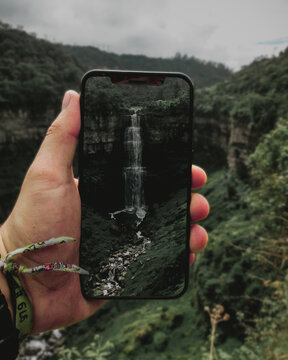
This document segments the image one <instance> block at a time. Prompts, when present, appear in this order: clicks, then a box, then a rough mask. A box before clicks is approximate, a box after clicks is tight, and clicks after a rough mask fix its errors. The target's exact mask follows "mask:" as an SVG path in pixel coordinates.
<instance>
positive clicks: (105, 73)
mask: <svg viewBox="0 0 288 360" xmlns="http://www.w3.org/2000/svg"><path fill="white" fill-rule="evenodd" d="M112 75H119V76H123V75H128V76H131V77H132V76H134V77H165V78H166V77H172V78H181V79H183V80H184V81H186V82H187V83H188V85H189V89H190V109H189V123H190V134H189V143H190V147H191V156H190V158H189V159H187V208H186V248H185V250H186V264H187V266H186V267H185V271H184V286H183V289H182V290H181V292H180V293H179V294H176V295H173V296H104V295H103V296H95V297H87V296H86V295H85V293H84V292H83V289H82V281H81V279H80V285H81V292H82V295H83V296H84V298H85V299H102V300H104V299H106V300H112V299H113V300H120V299H121V300H122V299H127V300H148V299H151V300H161V299H163V300H170V299H177V298H179V297H181V296H182V295H183V294H184V293H185V292H186V291H187V289H188V285H189V255H190V227H191V219H190V201H191V183H192V171H191V166H192V163H193V152H194V149H193V118H194V85H193V82H192V80H191V79H190V77H189V76H188V75H186V74H184V73H181V72H158V71H134V70H106V69H103V70H102V69H94V70H90V71H88V72H86V73H85V74H84V75H83V77H82V80H81V93H80V111H81V129H80V133H79V143H78V147H79V151H78V175H79V183H78V189H79V194H80V198H81V188H82V181H81V179H82V174H83V168H82V164H83V163H82V161H81V160H82V156H83V142H84V140H83V139H84V136H83V135H84V134H83V129H84V118H85V108H84V98H85V86H86V81H87V80H88V79H89V78H91V77H110V78H111V76H112ZM151 86H153V85H151ZM81 213H82V212H81ZM81 242H82V215H81V237H80V247H79V254H80V252H81ZM79 265H80V266H81V264H79ZM82 276H85V275H82Z"/></svg>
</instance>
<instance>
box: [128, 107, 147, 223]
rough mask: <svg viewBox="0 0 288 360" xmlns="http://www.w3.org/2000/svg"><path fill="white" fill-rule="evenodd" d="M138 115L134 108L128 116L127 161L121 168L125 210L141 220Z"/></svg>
mask: <svg viewBox="0 0 288 360" xmlns="http://www.w3.org/2000/svg"><path fill="white" fill-rule="evenodd" d="M140 120H141V119H140V116H139V115H138V114H137V112H136V110H134V113H133V114H132V115H131V116H130V126H128V127H127V128H126V129H125V136H124V146H125V151H126V156H127V157H126V158H127V163H126V165H127V166H125V167H124V168H123V174H124V182H125V211H126V212H129V213H135V214H136V216H137V217H138V218H139V219H140V220H141V221H142V220H143V219H144V217H145V215H146V211H145V200H144V188H143V180H144V175H145V168H144V167H142V150H143V143H142V136H141V126H140V125H141V124H140Z"/></svg>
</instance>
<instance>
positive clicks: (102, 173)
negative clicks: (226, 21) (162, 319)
mask: <svg viewBox="0 0 288 360" xmlns="http://www.w3.org/2000/svg"><path fill="white" fill-rule="evenodd" d="M189 91H190V87H189V85H188V84H187V82H186V81H184V80H183V79H178V78H175V79H169V80H167V83H166V80H165V83H164V84H163V85H161V86H159V87H158V86H149V85H147V86H143V85H126V84H123V85H122V84H114V83H112V82H111V80H110V78H103V77H102V78H97V77H91V78H89V79H88V80H87V82H86V87H85V116H84V122H83V123H82V126H83V154H82V158H81V162H82V163H81V167H82V173H81V176H80V185H79V186H80V195H81V203H82V226H81V246H80V265H81V266H82V267H83V268H85V269H86V270H88V271H89V275H87V276H82V277H81V286H82V291H83V293H84V295H85V296H86V297H102V296H104V297H140V298H141V297H142V298H149V297H156V298H161V297H168V298H169V297H175V296H178V295H179V294H181V293H182V292H183V290H184V287H185V281H186V279H187V271H186V270H187V266H188V262H187V260H188V256H187V255H188V253H187V204H188V200H189V199H187V193H188V192H187V179H188V177H189V175H188V174H190V173H191V170H190V165H191V164H190V163H189V161H190V154H191V141H190V138H191V136H190V135H191V134H190V132H191V124H190V117H189V114H190V112H189V111H190V107H189V106H190V102H189V99H190V98H189Z"/></svg>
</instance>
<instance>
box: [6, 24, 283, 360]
mask: <svg viewBox="0 0 288 360" xmlns="http://www.w3.org/2000/svg"><path fill="white" fill-rule="evenodd" d="M0 49H1V54H2V56H1V59H0V74H1V76H0V112H1V122H0V152H1V164H0V171H1V176H0V218H1V221H2V222H3V221H4V220H5V217H6V216H7V214H8V213H9V211H10V210H11V208H12V206H13V202H14V201H15V199H16V196H17V193H18V191H19V187H20V185H21V181H22V179H23V176H24V174H25V171H26V169H27V167H28V165H29V163H30V162H31V159H32V158H33V156H34V154H35V152H36V150H37V146H38V144H39V141H40V139H39V137H32V135H31V138H27V137H23V139H22V138H21V136H18V138H17V139H18V140H17V139H16V140H17V141H16V140H15V131H14V130H13V127H11V129H10V128H9V129H8V128H6V127H5V126H6V125H5V124H6V123H5V122H3V121H4V120H3V119H7V117H10V118H11V119H13V116H14V117H15V119H17V116H19V114H20V112H21V114H22V113H25V114H27V116H26V117H25V119H27V123H29V128H31V129H32V128H33V126H34V127H37V126H38V124H39V123H40V120H41V118H42V117H43V116H44V114H45V113H47V111H50V110H51V111H52V112H53V113H56V112H57V111H58V110H59V107H60V102H61V98H62V95H63V92H64V90H65V89H67V88H69V87H73V88H74V89H76V90H77V89H79V84H80V79H81V76H82V75H83V73H84V71H86V70H88V68H93V67H94V68H96V67H106V68H114V69H115V68H121V69H124V68H127V69H131V68H133V69H139V70H140V69H141V70H148V69H149V70H163V71H169V70H172V71H173V70H174V71H175V70H177V71H183V72H186V73H187V74H188V75H189V76H191V78H192V79H193V80H195V84H196V92H195V118H194V135H195V143H194V163H195V164H197V165H199V166H202V167H203V168H204V169H205V170H206V172H207V174H208V182H207V184H206V185H205V187H204V188H203V189H201V191H200V192H201V193H202V194H204V195H205V196H206V197H207V199H208V201H209V203H210V207H211V210H210V215H209V217H208V218H207V219H206V220H205V221H203V222H201V225H203V226H204V227H205V228H206V229H207V231H208V233H209V242H208V245H207V247H206V249H205V250H204V251H201V253H199V254H198V255H197V257H196V261H195V263H194V264H193V266H192V267H191V269H190V285H189V288H188V291H187V292H186V293H185V294H184V295H183V296H182V297H181V298H179V299H176V300H161V301H160V300H142V301H133V300H114V301H109V302H107V303H106V304H105V305H104V306H103V307H102V308H101V309H100V310H99V311H98V312H97V313H96V314H95V315H94V316H92V317H90V318H89V319H87V320H85V321H83V322H81V323H79V324H77V325H74V326H71V327H69V328H66V329H64V330H63V337H62V341H61V344H58V345H57V346H55V347H54V351H55V353H54V355H53V356H54V357H53V358H54V359H67V360H68V359H86V358H87V359H89V358H94V359H99V360H100V359H102V360H110V359H111V360H121V359H122V360H129V359H137V360H146V359H147V360H148V359H149V360H150V359H155V360H191V359H192V360H194V359H195V360H206V359H207V360H208V359H209V360H211V359H214V360H215V359H218V360H229V359H231V360H232V359H233V360H234V359H237V360H238V359H239V360H244V359H245V360H246V359H249V360H250V359H251V360H263V359H264V360H266V359H267V360H282V359H284V360H285V359H288V342H287V339H288V326H287V324H288V265H287V260H288V236H287V235H288V230H287V229H288V228H287V221H288V203H287V198H288V181H287V180H288V48H287V49H286V50H285V51H283V52H282V53H280V54H279V56H277V57H272V58H263V59H261V60H255V61H254V62H252V63H251V64H250V65H247V66H245V67H244V68H242V69H241V70H240V71H238V72H236V73H232V72H231V71H229V70H228V69H226V68H225V67H223V66H222V65H219V64H214V63H205V62H201V61H199V60H197V59H194V58H187V57H185V56H182V55H179V56H176V57H175V58H173V59H151V58H147V57H144V56H132V55H122V56H119V55H115V54H109V53H106V52H102V51H100V50H99V49H96V48H92V47H83V48H81V47H73V46H64V45H61V44H52V43H49V42H48V41H46V40H41V39H37V38H36V37H35V35H31V34H30V35H29V34H27V33H25V32H24V31H22V30H20V29H12V28H11V27H10V26H9V25H7V24H3V23H2V24H1V26H0ZM186 102H187V99H186V98H185V97H184V96H181V93H179V94H178V96H177V97H176V98H175V99H174V100H169V101H166V102H165V101H163V100H161V99H159V100H157V101H155V102H153V103H151V104H149V106H150V107H153V109H155V107H157V106H161V107H164V108H165V107H167V108H170V107H173V111H174V113H175V116H177V114H178V112H179V111H180V109H181V107H182V108H183V106H184V107H185V103H186ZM149 106H148V109H149ZM7 114H8V115H7ZM5 121H7V120H5ZM19 126H20V125H19ZM21 126H22V127H23V128H25V126H26V125H25V124H22V125H21ZM18 130H19V129H18V128H17V131H18ZM13 131H14V132H13ZM31 134H32V131H31ZM13 136H14V137H13ZM180 205H181V204H180ZM178 211H179V208H177V207H175V210H174V211H173V210H171V213H169V214H168V215H169V217H170V218H171V219H175V218H177V212H178ZM159 212H161V209H159ZM164 217H165V215H164V214H163V229H164V222H165V220H166V219H164ZM163 231H164V230H163ZM164 233H165V232H164ZM211 356H212V357H211Z"/></svg>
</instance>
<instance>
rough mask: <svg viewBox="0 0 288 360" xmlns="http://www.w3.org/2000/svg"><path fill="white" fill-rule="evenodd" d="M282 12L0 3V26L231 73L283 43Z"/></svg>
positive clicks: (256, 2)
mask: <svg viewBox="0 0 288 360" xmlns="http://www.w3.org/2000/svg"><path fill="white" fill-rule="evenodd" d="M259 9H261V11H260V10H259ZM287 13H288V1H287V0H274V1H273V3H272V2H271V1H270V0H253V2H251V1H250V0H242V1H241V2H239V1H238V2H237V1H231V0H218V1H215V0H201V1H199V0H198V1H196V0H177V1H175V0H157V1H155V0H145V1H141V0H108V1H104V0H82V1H79V0H61V1H59V0H49V1H39V0H21V1H19V0H0V14H1V19H2V21H4V22H8V23H10V24H12V25H14V26H17V25H23V26H24V29H25V30H27V31H28V32H35V33H37V34H38V36H39V37H47V38H48V39H49V40H53V41H57V42H62V43H66V44H78V45H92V46H98V47H99V46H100V48H102V49H103V48H105V49H107V48H109V49H110V51H113V52H116V53H119V54H120V53H126V54H127V53H131V54H144V55H148V56H154V57H172V56H174V55H175V54H176V52H180V53H182V54H187V55H188V56H195V57H198V58H200V59H203V60H207V61H209V60H212V61H215V62H223V63H225V64H226V65H228V66H231V67H233V68H234V69H238V68H239V67H241V66H242V65H244V64H247V63H249V62H250V61H252V60H253V59H254V58H255V57H257V56H260V55H272V54H274V51H275V50H274V49H273V48H272V47H271V45H277V46H278V48H279V50H282V49H283V48H284V46H285V45H287V42H286V40H287V36H286V35H287V19H286V14H287ZM261 39H275V40H271V41H268V42H267V41H262V40H261ZM276 41H278V42H277V43H276ZM100 44H101V45H100ZM257 44H260V45H261V46H255V45H257ZM263 52H264V53H263Z"/></svg>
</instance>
